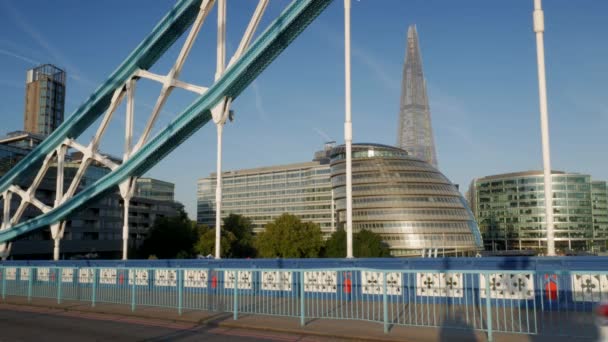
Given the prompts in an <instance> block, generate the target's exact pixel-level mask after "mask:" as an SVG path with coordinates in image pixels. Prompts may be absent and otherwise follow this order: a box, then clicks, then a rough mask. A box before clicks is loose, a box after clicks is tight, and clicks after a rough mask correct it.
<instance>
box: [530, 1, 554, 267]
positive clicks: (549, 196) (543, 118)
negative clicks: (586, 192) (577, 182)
mask: <svg viewBox="0 0 608 342" xmlns="http://www.w3.org/2000/svg"><path fill="white" fill-rule="evenodd" d="M533 15H534V32H535V33H536V61H537V64H538V97H539V104H540V130H541V139H542V149H543V171H544V181H545V224H546V226H547V255H549V256H555V236H554V230H553V229H554V227H553V187H552V180H551V151H550V147H549V114H548V112H547V80H546V75H545V43H544V40H543V33H544V31H545V19H544V14H543V10H542V7H541V0H534V14H533Z"/></svg>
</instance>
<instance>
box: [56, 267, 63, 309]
mask: <svg viewBox="0 0 608 342" xmlns="http://www.w3.org/2000/svg"><path fill="white" fill-rule="evenodd" d="M55 272H57V304H61V276H62V274H61V268H59V267H56V268H55Z"/></svg>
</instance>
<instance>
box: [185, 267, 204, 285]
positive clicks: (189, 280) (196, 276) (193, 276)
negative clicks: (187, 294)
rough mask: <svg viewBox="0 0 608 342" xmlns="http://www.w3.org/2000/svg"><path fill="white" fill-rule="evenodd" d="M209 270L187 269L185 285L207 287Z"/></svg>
mask: <svg viewBox="0 0 608 342" xmlns="http://www.w3.org/2000/svg"><path fill="white" fill-rule="evenodd" d="M207 279H208V273H207V270H185V271H184V286H185V287H199V288H207Z"/></svg>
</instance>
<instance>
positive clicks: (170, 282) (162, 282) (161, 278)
mask: <svg viewBox="0 0 608 342" xmlns="http://www.w3.org/2000/svg"><path fill="white" fill-rule="evenodd" d="M154 285H155V286H177V271H176V270H155V271H154Z"/></svg>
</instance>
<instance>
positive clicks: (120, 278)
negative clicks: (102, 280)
mask: <svg viewBox="0 0 608 342" xmlns="http://www.w3.org/2000/svg"><path fill="white" fill-rule="evenodd" d="M124 282H125V275H124V274H123V273H122V272H120V275H119V276H118V283H119V284H120V285H122V284H123V283H124Z"/></svg>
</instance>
